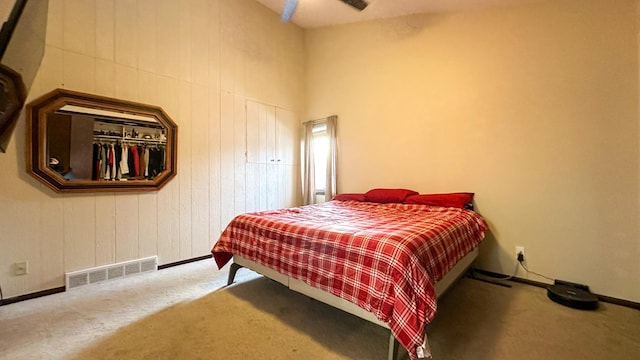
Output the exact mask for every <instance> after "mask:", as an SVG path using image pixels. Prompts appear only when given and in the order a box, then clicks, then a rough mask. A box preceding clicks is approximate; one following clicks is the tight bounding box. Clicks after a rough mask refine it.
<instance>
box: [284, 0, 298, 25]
mask: <svg viewBox="0 0 640 360" xmlns="http://www.w3.org/2000/svg"><path fill="white" fill-rule="evenodd" d="M296 7H298V0H287V1H286V2H285V3H284V7H283V8H282V13H281V14H280V20H281V21H282V22H288V21H289V20H291V17H292V16H293V13H294V12H296Z"/></svg>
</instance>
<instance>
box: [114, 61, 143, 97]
mask: <svg viewBox="0 0 640 360" xmlns="http://www.w3.org/2000/svg"><path fill="white" fill-rule="evenodd" d="M115 68H116V81H115V83H116V98H118V99H124V100H132V101H138V70H136V69H135V68H132V67H129V66H125V65H121V64H118V63H116V65H115Z"/></svg>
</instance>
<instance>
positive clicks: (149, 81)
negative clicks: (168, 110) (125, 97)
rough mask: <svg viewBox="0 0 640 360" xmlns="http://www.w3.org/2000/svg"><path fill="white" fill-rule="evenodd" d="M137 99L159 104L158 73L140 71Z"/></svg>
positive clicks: (146, 102) (142, 101)
mask: <svg viewBox="0 0 640 360" xmlns="http://www.w3.org/2000/svg"><path fill="white" fill-rule="evenodd" d="M137 101H139V102H141V103H145V104H158V75H156V74H153V73H149V72H146V71H138V96H137Z"/></svg>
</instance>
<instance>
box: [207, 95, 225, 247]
mask: <svg viewBox="0 0 640 360" xmlns="http://www.w3.org/2000/svg"><path fill="white" fill-rule="evenodd" d="M208 103H209V122H208V127H207V129H208V131H209V141H208V143H209V176H208V179H209V218H210V221H209V234H210V236H211V238H210V239H209V245H210V247H213V244H214V242H215V241H216V240H217V239H218V235H219V234H220V233H221V232H222V224H221V218H220V213H221V207H220V201H221V200H220V199H221V198H220V176H221V175H220V172H221V159H220V152H221V151H220V150H221V149H220V144H221V141H222V138H221V130H220V91H219V89H217V88H215V89H214V88H210V92H209V101H208Z"/></svg>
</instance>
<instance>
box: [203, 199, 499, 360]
mask: <svg viewBox="0 0 640 360" xmlns="http://www.w3.org/2000/svg"><path fill="white" fill-rule="evenodd" d="M408 198H409V197H406V196H405V198H403V201H402V202H399V201H398V202H372V201H363V200H368V199H366V198H358V199H355V200H354V199H351V198H349V197H347V198H346V200H342V199H338V198H336V199H334V200H331V201H328V202H326V203H322V204H314V205H306V206H300V207H294V208H288V209H279V210H271V211H262V212H253V213H246V214H241V215H238V216H236V217H235V218H234V219H233V220H232V221H231V223H230V224H229V225H228V226H227V227H226V229H225V230H224V231H223V233H222V234H221V236H220V238H219V240H218V241H217V242H216V244H215V245H214V247H213V249H212V253H213V257H214V259H215V261H216V263H217V265H218V267H219V268H222V267H223V266H224V265H226V264H227V263H228V262H229V261H230V260H231V259H232V258H233V263H232V265H231V270H230V273H229V282H230V283H231V282H233V277H234V275H235V272H236V271H237V269H238V268H240V267H247V268H249V269H252V270H254V271H256V272H258V273H261V274H262V275H265V276H267V277H269V278H271V279H273V280H276V281H278V282H280V283H282V284H284V285H286V286H288V287H289V288H291V289H292V290H295V291H298V292H301V293H303V294H305V295H307V296H310V297H312V298H315V299H318V300H320V301H322V302H325V303H327V304H329V305H331V306H335V307H337V308H339V309H342V310H345V311H347V312H349V313H351V314H354V315H356V316H359V317H361V318H363V319H365V320H368V321H371V322H373V323H375V324H378V325H380V326H383V327H386V328H388V329H390V331H391V334H390V337H389V359H393V358H395V354H396V348H395V343H396V341H397V342H398V343H399V344H400V345H402V346H403V347H404V348H405V349H407V352H408V354H409V357H410V358H411V359H416V358H424V357H430V350H429V347H428V342H427V338H426V332H425V327H426V325H427V324H428V323H429V322H430V321H431V320H432V319H433V318H434V316H435V313H436V308H437V296H439V295H441V294H442V293H443V292H444V291H445V290H446V288H448V286H449V285H451V284H452V283H453V282H454V281H455V279H456V278H457V277H459V276H460V275H461V274H463V273H464V271H465V270H466V269H467V268H468V267H469V266H470V264H471V262H472V261H473V259H475V257H476V256H477V248H478V245H479V244H480V242H481V241H482V239H483V238H484V234H485V231H486V229H487V225H486V222H485V221H484V219H483V218H482V217H481V216H480V215H478V214H477V213H475V212H474V211H471V210H468V209H464V208H460V207H452V206H433V205H425V204H422V203H405V202H406V201H404V200H405V199H408ZM343 199H344V198H343ZM427 203H428V202H427Z"/></svg>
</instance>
